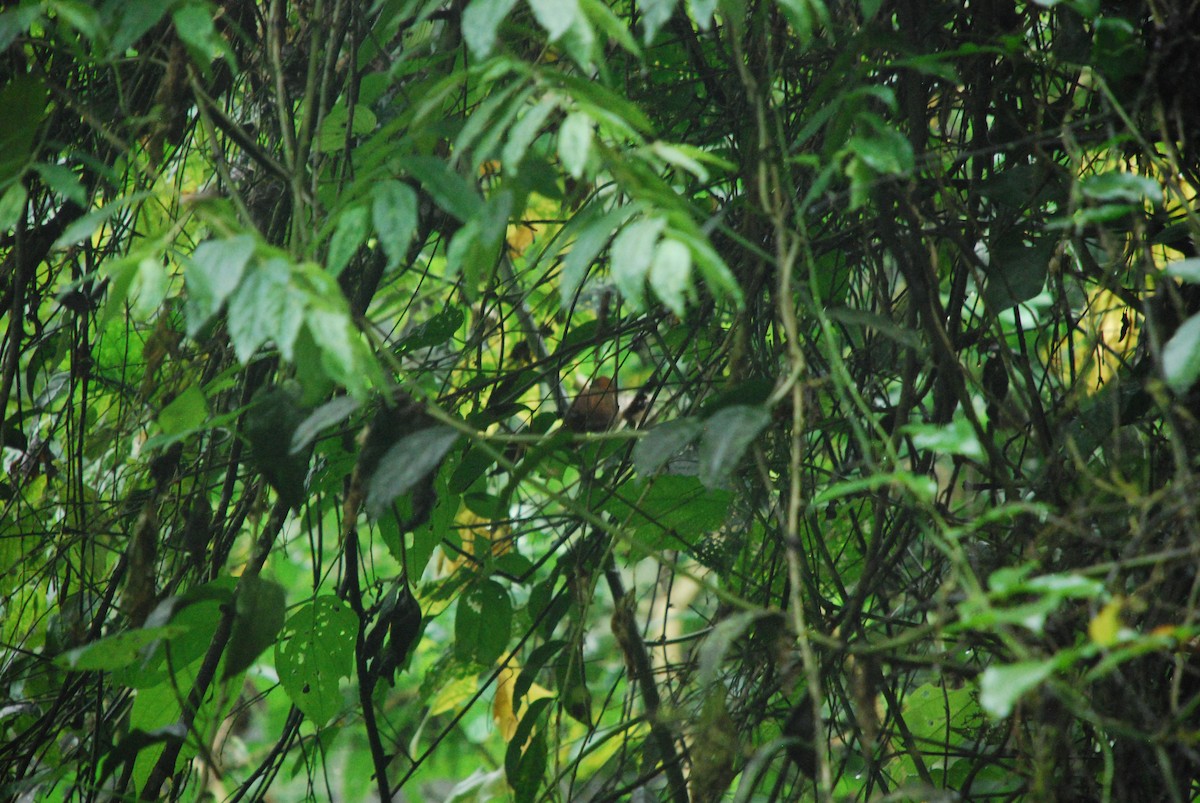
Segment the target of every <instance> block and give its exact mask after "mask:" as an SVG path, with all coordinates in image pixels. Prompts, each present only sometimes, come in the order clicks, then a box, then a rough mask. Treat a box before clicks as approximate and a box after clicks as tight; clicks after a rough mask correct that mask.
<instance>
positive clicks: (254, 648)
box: [221, 574, 284, 680]
mask: <svg viewBox="0 0 1200 803" xmlns="http://www.w3.org/2000/svg"><path fill="white" fill-rule="evenodd" d="M283 613H284V595H283V587H282V586H280V585H279V584H278V583H275V582H272V581H271V580H264V579H263V578H261V577H258V576H256V575H249V574H248V575H244V576H243V577H242V579H241V580H240V581H239V582H238V588H237V596H236V598H235V602H234V615H233V631H232V632H231V633H230V634H229V649H228V650H227V651H226V653H225V669H224V671H223V672H222V673H221V679H222V680H224V679H227V678H231V677H233V676H235V675H239V674H241V673H242V672H244V671H246V670H247V669H249V668H250V665H251V664H253V663H254V661H255V659H257V658H258V656H260V655H262V654H263V653H264V652H265V651H266V649H267V647H270V646H271V645H272V644H274V643H275V637H276V636H278V635H279V631H280V630H282V629H283Z"/></svg>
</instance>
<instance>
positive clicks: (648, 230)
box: [610, 217, 667, 310]
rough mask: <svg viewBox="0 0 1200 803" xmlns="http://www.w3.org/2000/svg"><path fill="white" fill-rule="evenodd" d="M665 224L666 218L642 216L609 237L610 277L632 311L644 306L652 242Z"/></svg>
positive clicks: (652, 251)
mask: <svg viewBox="0 0 1200 803" xmlns="http://www.w3.org/2000/svg"><path fill="white" fill-rule="evenodd" d="M666 225H667V221H666V220H665V219H664V218H661V217H652V218H642V219H641V220H637V221H634V222H633V223H630V224H629V225H628V226H626V227H625V228H623V229H621V232H620V233H619V234H618V235H617V237H616V239H615V240H613V244H612V249H611V256H610V261H611V263H612V274H613V280H614V281H615V282H616V283H617V289H618V290H620V291H621V295H623V296H624V297H625V299H626V300H627V301H628V302H629V304H630V306H632V307H633V308H634V309H636V310H641V309H643V308H644V307H645V298H646V292H645V284H646V272H647V271H648V270H649V268H650V261H651V260H652V259H653V258H654V244H655V243H656V242H657V241H658V237H659V235H660V234H662V231H663V229H664V228H666Z"/></svg>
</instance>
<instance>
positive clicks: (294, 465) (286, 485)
mask: <svg viewBox="0 0 1200 803" xmlns="http://www.w3.org/2000/svg"><path fill="white" fill-rule="evenodd" d="M306 417H307V416H306V414H305V411H304V408H303V407H301V405H300V400H299V396H298V394H297V392H295V391H294V390H293V389H291V388H287V387H277V388H272V389H270V390H267V391H263V392H260V393H259V394H258V395H257V396H256V398H255V400H254V401H253V402H251V405H250V409H249V410H247V411H246V417H245V423H244V427H243V430H244V432H245V435H246V439H247V440H248V441H249V442H250V457H251V460H252V461H253V463H254V466H255V468H257V469H258V470H259V471H260V472H261V473H262V475H263V476H264V477H265V478H266V480H267V482H269V483H270V484H271V487H272V488H274V489H275V491H276V493H278V494H279V498H280V499H282V500H283V501H284V502H285V503H287V505H288V507H291V508H298V507H300V505H301V503H303V502H304V493H305V480H306V478H307V477H308V461H309V457H310V456H311V450H304V451H302V452H299V453H296V454H293V453H292V451H291V445H292V439H293V437H294V435H295V432H296V429H297V427H299V426H300V423H301V422H302V421H303V420H304V419H305V418H306Z"/></svg>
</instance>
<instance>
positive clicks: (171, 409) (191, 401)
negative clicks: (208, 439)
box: [158, 385, 208, 436]
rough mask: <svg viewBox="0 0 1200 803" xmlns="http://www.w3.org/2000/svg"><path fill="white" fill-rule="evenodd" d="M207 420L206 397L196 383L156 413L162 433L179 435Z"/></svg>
mask: <svg viewBox="0 0 1200 803" xmlns="http://www.w3.org/2000/svg"><path fill="white" fill-rule="evenodd" d="M207 420H208V399H206V398H204V392H203V391H202V390H200V388H199V386H197V385H189V386H188V388H187V390H185V391H183V392H182V393H180V394H179V395H178V396H176V397H175V398H174V399H173V400H172V401H171V403H170V404H168V405H167V406H166V407H164V408H162V411H161V412H159V414H158V427H159V429H160V430H161V431H162V434H163V435H168V436H170V435H179V434H182V433H185V432H192V431H194V430H197V429H199V428H200V427H202V426H203V425H204V422H205V421H207Z"/></svg>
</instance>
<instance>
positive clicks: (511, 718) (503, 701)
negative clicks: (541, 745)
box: [492, 667, 517, 742]
mask: <svg viewBox="0 0 1200 803" xmlns="http://www.w3.org/2000/svg"><path fill="white" fill-rule="evenodd" d="M516 681H517V671H516V670H515V669H513V668H512V667H505V668H504V669H503V670H501V671H500V675H499V677H497V678H496V698H495V699H494V700H493V701H492V721H493V722H495V723H496V729H497V730H498V731H500V735H501V736H503V737H504V741H506V742H511V741H512V737H513V735H514V734H515V733H516V732H517V712H516V711H513V684H514V683H516Z"/></svg>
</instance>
